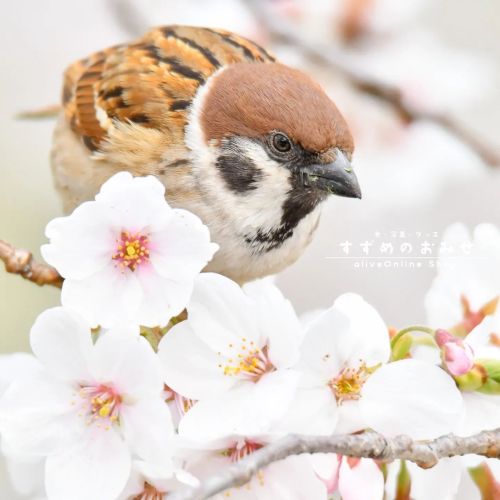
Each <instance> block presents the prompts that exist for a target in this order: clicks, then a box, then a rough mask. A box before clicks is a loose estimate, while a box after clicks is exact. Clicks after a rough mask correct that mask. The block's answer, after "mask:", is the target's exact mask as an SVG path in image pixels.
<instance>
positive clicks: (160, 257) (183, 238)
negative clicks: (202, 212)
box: [150, 209, 219, 282]
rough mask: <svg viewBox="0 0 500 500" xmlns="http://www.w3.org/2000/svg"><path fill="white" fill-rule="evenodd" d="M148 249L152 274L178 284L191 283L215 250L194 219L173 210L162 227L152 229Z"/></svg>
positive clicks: (206, 230)
mask: <svg viewBox="0 0 500 500" xmlns="http://www.w3.org/2000/svg"><path fill="white" fill-rule="evenodd" d="M150 248H151V263H152V264H153V267H154V268H155V271H156V272H157V273H158V274H160V275H161V276H163V277H164V278H167V279H169V280H172V281H177V282H181V281H186V280H190V281H192V280H193V279H194V278H195V276H196V275H197V274H198V273H199V272H200V271H201V270H202V269H203V268H204V267H205V265H206V264H207V262H208V261H210V260H211V258H212V257H213V255H214V253H215V252H216V251H217V250H218V248H219V247H218V245H216V244H215V243H210V233H209V230H208V228H207V226H205V225H204V224H203V223H202V222H201V220H200V219H199V218H198V217H197V216H196V215H194V214H192V213H191V212H188V211H186V210H181V209H175V210H173V215H172V217H171V218H170V219H169V220H168V222H167V223H166V224H164V225H163V227H158V225H157V224H156V225H155V224H154V225H153V226H152V231H151V233H150Z"/></svg>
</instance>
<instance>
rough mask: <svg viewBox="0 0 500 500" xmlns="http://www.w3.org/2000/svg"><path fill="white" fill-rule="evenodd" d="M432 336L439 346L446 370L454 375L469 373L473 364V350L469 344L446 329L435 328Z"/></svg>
mask: <svg viewBox="0 0 500 500" xmlns="http://www.w3.org/2000/svg"><path fill="white" fill-rule="evenodd" d="M434 338H435V339H436V343H437V345H438V346H439V347H440V348H441V353H442V358H443V362H444V364H445V365H446V368H447V370H448V371H449V372H450V373H451V374H452V375H455V376H461V375H465V374H466V373H469V371H470V370H471V369H472V367H473V366H474V352H473V351H472V348H471V346H470V345H468V344H467V343H465V342H464V341H463V340H462V339H459V338H457V337H455V336H453V335H451V333H449V332H447V331H446V330H436V333H435V336H434Z"/></svg>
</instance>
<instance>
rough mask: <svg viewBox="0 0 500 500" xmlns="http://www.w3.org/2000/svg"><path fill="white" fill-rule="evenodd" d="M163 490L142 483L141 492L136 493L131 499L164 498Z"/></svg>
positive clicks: (154, 499) (149, 499)
mask: <svg viewBox="0 0 500 500" xmlns="http://www.w3.org/2000/svg"><path fill="white" fill-rule="evenodd" d="M165 493H166V492H164V491H158V490H157V489H156V488H155V487H154V486H153V485H151V484H149V483H144V490H143V491H142V493H139V494H138V495H136V496H135V497H134V498H133V499H132V500H163V499H164V498H165Z"/></svg>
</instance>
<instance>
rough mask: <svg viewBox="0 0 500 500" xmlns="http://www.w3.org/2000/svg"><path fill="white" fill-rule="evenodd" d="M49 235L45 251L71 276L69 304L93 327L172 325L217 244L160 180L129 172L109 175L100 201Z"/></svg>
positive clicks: (65, 292) (66, 292)
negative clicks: (173, 202)
mask: <svg viewBox="0 0 500 500" xmlns="http://www.w3.org/2000/svg"><path fill="white" fill-rule="evenodd" d="M46 235H47V237H48V238H49V239H50V243H49V244H47V245H43V246H42V255H43V256H44V258H45V260H46V261H47V262H48V263H49V264H51V265H53V266H54V267H55V268H56V269H57V270H58V271H59V273H60V274H61V275H62V276H63V277H64V278H65V280H64V284H63V289H62V303H63V305H65V306H69V307H72V308H73V309H75V310H77V311H78V312H80V314H82V315H83V316H84V317H85V318H86V319H87V320H88V321H89V322H90V323H91V324H92V326H96V325H102V326H106V327H108V326H111V325H112V324H113V323H114V322H116V321H124V320H129V321H133V322H135V323H137V324H141V325H146V326H157V325H165V324H167V323H168V321H169V319H170V318H171V317H173V316H175V315H177V314H179V313H180V312H181V311H182V310H183V309H184V307H185V305H186V304H187V302H188V300H189V296H190V295H191V291H192V288H193V280H194V277H195V276H196V275H197V274H198V273H199V272H200V271H201V269H203V267H204V266H205V265H206V263H207V262H208V261H209V260H210V259H211V258H212V256H213V254H214V253H215V251H216V250H217V248H218V247H217V245H215V244H214V243H210V235H209V232H208V228H207V227H206V226H204V225H203V224H202V222H201V221H200V219H199V218H198V217H196V216H195V215H193V214H192V213H190V212H187V211H186V210H181V209H173V208H171V207H170V206H169V205H168V204H167V202H166V201H165V187H164V186H163V184H162V183H161V182H160V181H158V180H157V179H155V178H154V177H152V176H148V177H136V178H134V177H132V175H131V174H129V173H127V172H120V173H118V174H116V175H114V176H113V177H112V178H111V179H109V180H108V181H107V182H105V183H104V184H103V185H102V187H101V191H100V192H99V194H97V196H96V197H95V201H90V202H86V203H83V204H82V205H80V206H79V207H77V208H76V209H75V210H74V212H73V213H72V214H71V215H69V216H68V217H61V218H57V219H54V220H52V221H51V222H50V223H49V224H48V225H47V229H46Z"/></svg>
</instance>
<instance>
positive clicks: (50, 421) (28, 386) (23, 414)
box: [0, 373, 83, 454]
mask: <svg viewBox="0 0 500 500" xmlns="http://www.w3.org/2000/svg"><path fill="white" fill-rule="evenodd" d="M72 401H75V390H74V389H73V388H72V387H71V386H69V385H65V384H62V383H60V382H58V381H57V380H54V379H51V378H50V377H47V376H46V374H44V373H40V374H37V376H36V379H25V380H18V381H15V382H13V383H12V384H11V385H10V386H9V388H8V389H7V391H6V392H5V394H4V395H3V397H2V399H1V400H0V432H1V433H2V446H3V447H4V449H7V450H11V451H12V452H16V453H26V454H47V453H51V452H53V451H54V450H57V449H59V448H60V447H61V446H65V445H66V444H67V442H68V441H71V440H72V439H75V436H78V435H79V434H80V433H81V431H82V429H83V425H81V422H80V420H79V419H78V417H77V415H76V412H77V410H76V409H75V407H74V406H73V405H72Z"/></svg>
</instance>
